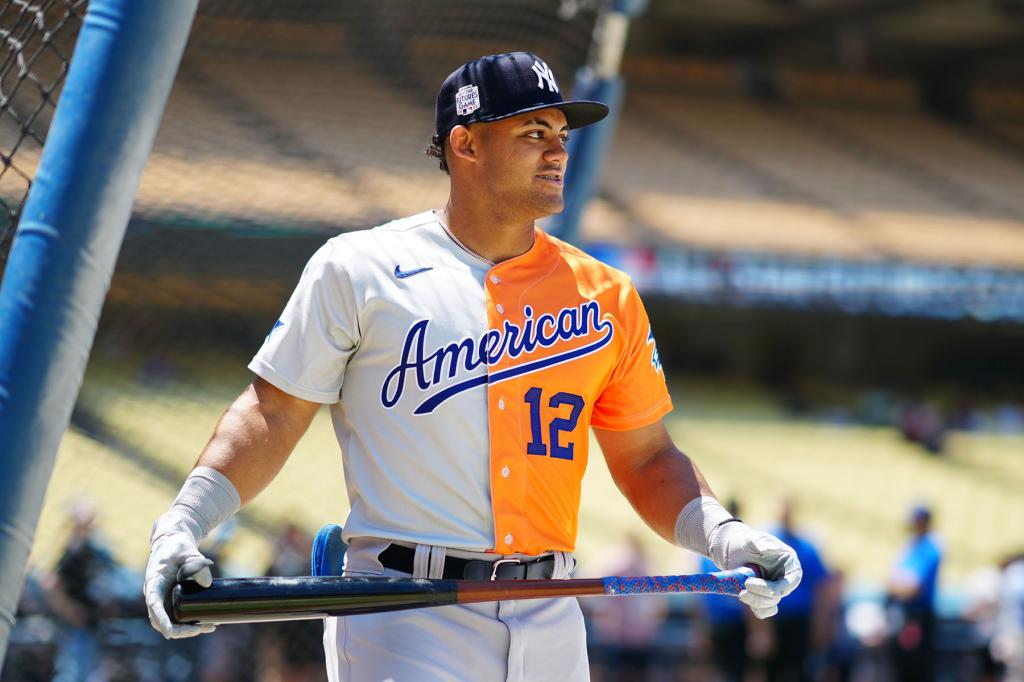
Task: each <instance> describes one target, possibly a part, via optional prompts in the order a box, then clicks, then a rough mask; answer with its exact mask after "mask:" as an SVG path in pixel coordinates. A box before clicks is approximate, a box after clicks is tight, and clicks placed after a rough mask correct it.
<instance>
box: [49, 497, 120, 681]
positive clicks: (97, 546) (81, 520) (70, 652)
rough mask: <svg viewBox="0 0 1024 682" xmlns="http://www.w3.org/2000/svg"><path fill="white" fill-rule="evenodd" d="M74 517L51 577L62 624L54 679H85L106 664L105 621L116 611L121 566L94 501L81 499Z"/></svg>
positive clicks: (54, 605)
mask: <svg viewBox="0 0 1024 682" xmlns="http://www.w3.org/2000/svg"><path fill="white" fill-rule="evenodd" d="M68 516H69V520H70V522H71V535H70V537H69V538H68V542H67V546H66V547H65V548H64V553H63V554H62V555H61V558H60V560H59V561H58V562H57V568H56V569H55V570H54V572H53V573H52V574H51V575H49V576H48V577H47V578H46V580H45V588H46V592H47V598H48V601H49V603H50V607H51V608H52V609H53V612H54V614H55V615H56V616H57V618H58V619H59V620H60V622H61V626H62V627H61V634H60V636H59V638H58V643H57V657H56V661H55V665H54V668H55V672H54V677H53V679H54V681H55V682H85V680H87V679H88V678H89V676H90V675H91V674H92V673H93V672H94V671H95V670H97V669H98V668H99V667H100V656H99V640H98V637H97V630H98V626H99V621H100V619H101V618H104V617H111V616H113V615H116V610H117V599H115V598H114V595H113V591H112V590H111V589H110V588H111V584H110V581H111V580H113V579H115V578H114V574H115V573H116V570H117V565H116V563H115V562H114V559H113V556H112V555H111V553H110V550H109V549H108V548H107V544H106V543H105V542H104V541H103V540H101V539H100V537H99V534H98V532H97V531H96V528H95V521H96V509H95V507H94V506H93V505H92V503H91V502H88V501H84V500H83V501H79V502H76V503H75V504H74V505H73V506H72V507H71V509H70V511H69V515H68Z"/></svg>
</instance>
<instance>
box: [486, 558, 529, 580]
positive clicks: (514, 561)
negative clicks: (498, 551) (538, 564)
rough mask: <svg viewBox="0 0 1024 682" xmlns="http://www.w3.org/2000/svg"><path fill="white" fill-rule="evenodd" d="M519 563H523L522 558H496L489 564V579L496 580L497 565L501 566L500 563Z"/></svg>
mask: <svg viewBox="0 0 1024 682" xmlns="http://www.w3.org/2000/svg"><path fill="white" fill-rule="evenodd" d="M521 563H523V560H522V559H498V560H497V561H495V562H494V563H493V564H491V580H497V579H498V567H499V566H501V565H502V564H521Z"/></svg>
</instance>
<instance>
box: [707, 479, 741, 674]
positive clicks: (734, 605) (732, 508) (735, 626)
mask: <svg viewBox="0 0 1024 682" xmlns="http://www.w3.org/2000/svg"><path fill="white" fill-rule="evenodd" d="M726 508H727V509H728V510H729V513H730V514H732V515H733V516H736V517H739V516H740V507H739V503H738V502H737V501H736V500H735V499H731V500H729V501H728V502H727V503H726ZM717 570H719V568H718V567H717V566H715V564H714V562H712V561H711V559H708V558H707V557H701V564H700V571H701V572H702V573H710V572H713V571H717ZM701 603H702V604H703V607H704V608H703V612H704V617H705V619H706V622H707V627H708V639H709V640H710V642H711V657H712V660H713V661H714V664H715V667H716V668H717V669H718V672H719V674H720V675H721V676H722V679H723V680H724V681H725V682H743V679H744V677H745V676H746V674H747V668H748V666H749V662H750V660H749V658H750V657H749V652H748V650H747V633H748V620H749V616H748V612H749V609H747V608H746V607H745V606H743V604H742V603H740V601H739V600H738V599H736V598H735V597H726V596H723V595H717V594H707V595H703V596H702V597H701Z"/></svg>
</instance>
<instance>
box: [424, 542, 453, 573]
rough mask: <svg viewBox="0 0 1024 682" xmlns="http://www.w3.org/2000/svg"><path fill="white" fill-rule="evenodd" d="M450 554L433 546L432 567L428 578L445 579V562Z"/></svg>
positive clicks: (431, 552)
mask: <svg viewBox="0 0 1024 682" xmlns="http://www.w3.org/2000/svg"><path fill="white" fill-rule="evenodd" d="M447 554H448V552H447V550H446V549H445V548H444V547H440V546H438V545H433V546H432V547H431V548H430V567H429V570H428V571H427V577H428V578H443V577H444V560H445V557H446V556H447Z"/></svg>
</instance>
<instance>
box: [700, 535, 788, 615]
mask: <svg viewBox="0 0 1024 682" xmlns="http://www.w3.org/2000/svg"><path fill="white" fill-rule="evenodd" d="M711 560H712V561H714V562H715V564H717V565H718V567H719V568H721V569H723V570H730V569H733V568H739V567H740V566H744V565H746V564H754V565H755V566H759V567H761V570H762V573H763V575H764V577H763V578H747V580H746V582H744V583H743V587H744V590H743V591H742V592H740V594H739V599H740V601H741V602H743V603H744V604H746V605H747V606H749V607H750V610H751V611H753V612H754V615H755V616H757V617H758V618H769V617H771V616H774V615H775V614H776V613H778V612H779V601H780V600H781V599H782V598H783V597H785V596H786V595H787V594H789V593H790V592H792V591H793V590H795V589H796V586H797V585H799V584H800V579H801V578H802V577H803V575H804V571H803V569H802V568H801V567H800V560H799V559H797V556H796V552H795V551H793V548H792V547H790V546H789V545H787V544H786V543H784V542H782V541H781V540H779V539H778V538H777V537H775V536H774V535H771V534H769V533H765V532H764V531H760V530H754V529H753V528H751V527H750V526H748V525H747V524H745V523H742V522H739V521H736V522H732V523H726V524H723V525H721V526H719V527H718V528H717V529H716V530H715V531H714V533H713V534H712V536H711Z"/></svg>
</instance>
